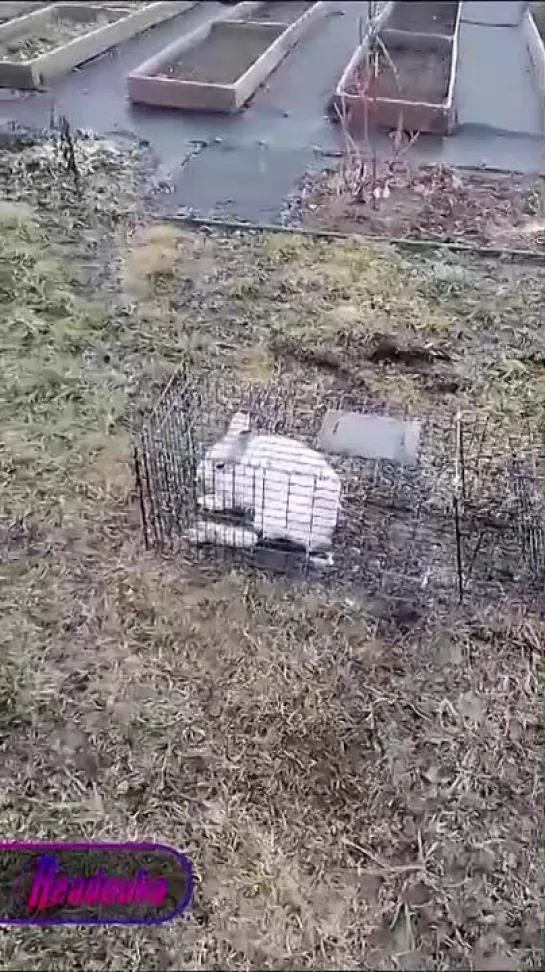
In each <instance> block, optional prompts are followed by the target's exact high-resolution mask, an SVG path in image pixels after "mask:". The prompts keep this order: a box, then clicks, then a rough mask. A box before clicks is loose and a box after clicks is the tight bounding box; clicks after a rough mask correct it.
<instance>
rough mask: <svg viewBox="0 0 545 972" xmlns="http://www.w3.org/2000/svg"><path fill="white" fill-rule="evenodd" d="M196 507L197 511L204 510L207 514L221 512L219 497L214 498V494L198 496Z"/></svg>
mask: <svg viewBox="0 0 545 972" xmlns="http://www.w3.org/2000/svg"><path fill="white" fill-rule="evenodd" d="M197 506H198V507H199V509H201V510H205V511H206V512H207V513H219V512H221V511H222V510H223V506H222V504H221V502H220V500H219V497H218V496H216V494H215V493H207V494H206V496H198V497H197Z"/></svg>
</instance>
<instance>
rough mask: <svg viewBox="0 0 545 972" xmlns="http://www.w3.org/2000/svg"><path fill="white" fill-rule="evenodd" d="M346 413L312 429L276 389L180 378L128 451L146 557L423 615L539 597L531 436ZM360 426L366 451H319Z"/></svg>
mask: <svg viewBox="0 0 545 972" xmlns="http://www.w3.org/2000/svg"><path fill="white" fill-rule="evenodd" d="M347 406H348V411H347ZM349 409H350V403H347V401H345V400H343V401H339V400H334V399H333V398H332V397H330V399H329V400H328V397H327V396H322V397H321V399H320V401H319V402H317V404H316V409H315V410H314V412H313V414H312V416H310V417H309V414H308V412H307V411H305V412H304V413H301V414H299V413H298V407H297V398H296V396H294V395H293V389H290V391H289V393H286V391H285V390H284V389H283V388H282V384H281V382H280V381H279V382H278V383H277V384H276V385H275V386H272V385H271V386H270V387H268V388H267V389H265V390H263V389H261V388H260V389H255V388H252V387H245V388H241V387H240V386H239V385H238V383H237V382H236V381H235V380H234V379H233V380H232V381H229V380H227V379H222V380H221V382H218V381H216V380H212V379H209V380H206V379H203V378H202V377H199V378H198V379H196V378H193V377H192V375H191V374H190V372H189V371H188V370H187V369H182V370H180V371H179V372H177V373H176V374H175V375H174V376H173V378H172V379H171V380H170V382H169V383H168V385H167V387H166V388H165V389H164V391H163V393H162V395H161V396H160V398H159V400H158V402H157V404H156V406H155V407H154V409H153V411H152V413H151V415H150V416H149V418H148V420H147V421H146V422H145V424H144V426H143V427H142V429H141V430H140V432H139V433H138V435H137V437H136V439H135V447H134V460H135V470H136V481H137V489H138V495H139V501H140V509H141V515H142V526H143V532H144V539H145V542H146V545H147V546H148V547H151V546H154V547H155V548H157V549H160V550H162V551H164V552H167V551H172V552H175V551H183V553H184V555H185V557H189V558H195V559H196V560H199V559H203V558H204V559H206V560H208V561H210V560H214V561H217V559H218V558H222V559H225V560H227V561H228V562H229V563H240V562H243V563H244V564H246V565H248V566H254V567H259V568H264V569H272V570H275V571H282V572H285V573H289V574H292V573H294V572H295V573H298V574H304V575H305V576H306V575H308V573H309V572H311V571H312V572H320V573H321V574H323V573H324V572H325V573H326V574H327V576H328V583H329V582H333V581H337V582H338V583H339V584H342V585H343V587H344V589H345V590H348V589H351V590H357V589H358V588H360V589H362V590H365V592H366V593H367V594H368V595H373V594H378V593H380V594H382V595H387V596H391V597H392V598H403V599H406V598H407V597H410V598H412V599H413V600H414V601H417V600H418V601H421V600H422V599H424V600H426V601H429V600H430V598H436V599H443V600H444V599H451V598H452V597H455V598H456V599H458V600H463V599H466V598H468V597H470V596H471V597H474V596H477V597H484V598H486V599H491V598H495V597H498V596H499V595H502V594H503V593H504V592H505V591H506V589H507V588H513V589H516V590H517V591H518V592H519V593H520V595H521V596H524V597H526V596H528V597H530V598H534V597H538V596H540V595H541V591H542V588H543V580H544V564H545V544H544V532H543V517H542V502H541V495H540V481H541V482H542V481H543V479H542V465H541V458H542V457H541V452H540V450H539V448H538V447H537V445H536V441H535V438H534V436H533V435H532V431H531V429H530V428H529V427H528V428H527V429H524V430H521V434H520V438H519V440H518V441H517V442H514V441H513V440H512V439H506V437H505V435H504V434H503V432H502V430H501V429H499V428H496V427H494V426H493V425H492V424H491V423H490V422H489V421H487V420H486V419H485V420H478V419H475V418H470V417H468V416H464V415H461V414H457V415H449V416H444V415H442V414H441V415H438V416H436V415H431V416H426V417H424V418H423V417H421V416H420V417H418V419H417V420H416V421H415V419H414V416H411V417H409V416H407V415H398V416H394V417H392V415H391V413H388V414H386V413H385V411H384V409H377V408H376V407H373V404H372V403H370V402H361V400H360V401H359V402H358V410H357V413H356V412H350V411H349ZM351 415H352V416H354V415H356V417H359V418H365V421H367V423H368V426H369V429H370V430H371V433H372V435H371V438H369V435H368V438H367V440H366V441H365V442H364V448H363V449H361V448H355V449H354V448H346V447H341V448H333V449H331V448H329V449H324V448H321V446H323V442H324V432H323V430H324V428H325V427H326V426H327V420H328V419H329V421H330V425H331V416H333V419H334V426H335V428H337V426H339V422H340V419H338V418H336V417H340V418H341V419H343V418H345V417H346V416H348V417H350V416H351ZM392 422H393V423H397V426H398V427H401V426H403V425H404V427H405V428H408V427H409V426H410V430H412V433H411V434H413V433H414V442H413V445H412V447H411V450H409V452H408V453H407V454H403V450H402V451H401V454H399V455H390V454H389V452H388V448H387V447H386V446H387V443H386V441H385V440H386V438H387V433H388V425H387V423H390V424H391V423H392ZM381 423H382V424H381ZM371 440H373V442H374V444H372V445H371V446H370V445H369V443H370V442H371ZM540 477H541V478H540Z"/></svg>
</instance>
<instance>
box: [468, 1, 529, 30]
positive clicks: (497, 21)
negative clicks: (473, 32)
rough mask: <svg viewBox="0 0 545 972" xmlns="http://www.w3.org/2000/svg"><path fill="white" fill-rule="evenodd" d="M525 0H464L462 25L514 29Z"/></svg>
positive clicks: (522, 10)
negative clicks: (497, 0)
mask: <svg viewBox="0 0 545 972" xmlns="http://www.w3.org/2000/svg"><path fill="white" fill-rule="evenodd" d="M525 6H526V3H525V0H499V2H498V3H493V2H492V0H465V2H464V3H463V5H462V17H461V20H462V23H468V24H490V25H492V26H497V27H516V26H517V25H518V24H519V23H520V21H521V18H522V14H523V12H524V8H525Z"/></svg>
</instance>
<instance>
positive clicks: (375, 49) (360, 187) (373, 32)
mask: <svg viewBox="0 0 545 972" xmlns="http://www.w3.org/2000/svg"><path fill="white" fill-rule="evenodd" d="M368 22H369V24H370V25H371V26H370V30H369V38H370V39H369V42H368V43H367V45H366V47H365V61H364V64H363V65H362V70H361V72H360V73H359V74H356V75H355V77H354V80H353V88H354V90H353V92H352V93H353V94H355V95H356V97H357V98H358V100H359V101H360V102H361V104H362V105H363V140H362V144H361V145H360V144H358V142H356V140H355V139H354V138H353V137H352V135H351V133H350V117H349V110H348V109H347V105H346V102H345V101H344V100H343V101H342V102H341V105H340V106H339V105H336V106H335V110H336V113H337V117H338V119H339V122H340V125H341V130H342V133H343V140H344V156H343V161H342V163H341V181H340V186H339V191H341V192H346V191H348V192H349V193H350V195H351V196H352V197H353V199H354V201H355V202H360V203H369V202H371V203H372V205H373V206H374V208H377V206H378V203H379V201H380V200H381V199H387V198H388V197H389V195H390V192H391V189H392V186H393V184H394V182H395V184H396V185H397V186H399V185H401V184H403V185H405V186H407V185H410V184H411V182H412V179H411V175H410V169H409V166H408V164H407V162H406V160H405V156H406V155H407V153H408V152H409V150H410V149H411V148H412V147H413V145H414V144H415V142H416V141H417V139H418V137H419V135H420V133H419V132H410V133H406V132H405V129H404V119H403V109H402V108H401V107H400V110H399V114H398V118H397V125H396V128H395V130H394V131H393V132H391V134H390V145H391V154H390V157H389V158H387V159H382V160H379V159H378V158H377V151H376V145H374V144H372V142H371V137H370V127H371V126H370V121H371V122H373V121H374V118H375V105H376V97H377V95H376V89H377V79H378V76H379V62H380V57H381V56H382V58H383V60H384V61H385V62H386V63H387V65H388V67H389V68H390V70H391V72H392V75H393V77H394V81H395V86H396V93H397V96H398V97H397V100H398V101H399V102H400V103H401V101H402V86H401V82H400V79H399V73H398V71H397V68H396V65H395V63H394V61H393V60H392V57H391V56H390V54H389V52H388V50H387V48H386V45H385V44H384V41H383V40H382V38H381V37H380V34H379V32H378V30H377V27H376V23H377V13H376V9H375V3H374V2H373V0H369V15H368ZM360 47H364V37H363V26H362V22H361V20H360ZM400 180H401V181H400Z"/></svg>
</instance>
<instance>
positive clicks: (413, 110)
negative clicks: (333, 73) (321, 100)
mask: <svg viewBox="0 0 545 972" xmlns="http://www.w3.org/2000/svg"><path fill="white" fill-rule="evenodd" d="M454 6H455V7H456V10H454ZM409 7H411V8H413V12H412V13H411V11H410V10H409V9H408V8H409ZM421 7H422V8H424V7H426V8H427V17H428V20H427V21H426V19H425V17H424V12H423V10H422V9H420V8H421ZM460 14H461V5H460V4H455V5H454V4H451V3H448V4H447V3H442V4H438V3H426V4H424V3H422V4H420V3H415V4H413V3H411V4H407V3H396V4H394V5H393V8H392V10H391V11H390V12H389V14H388V16H387V20H386V23H387V26H386V27H385V28H384V29H382V30H381V31H380V39H381V41H382V44H383V45H384V47H385V49H386V51H387V54H388V56H386V55H385V54H384V53H383V51H382V50H380V51H379V58H378V72H377V76H376V77H375V72H374V69H373V68H372V67H369V61H370V58H369V57H368V54H369V46H370V40H371V39H370V37H367V38H366V39H365V40H364V42H363V43H362V44H360V45H359V47H358V48H357V49H356V51H355V52H354V54H353V55H352V58H351V59H350V61H349V63H348V65H347V67H346V68H345V70H344V72H343V75H342V77H341V80H340V82H339V84H338V85H337V88H336V90H335V94H334V96H333V99H332V103H331V108H332V110H333V117H334V118H337V119H338V118H339V116H340V117H342V118H343V120H344V123H345V124H346V125H347V127H348V128H349V130H350V131H351V132H352V133H353V134H357V133H358V132H361V131H362V130H363V128H364V125H365V123H366V121H367V123H368V124H369V126H370V128H378V129H388V130H390V131H391V130H392V129H396V128H397V127H398V126H399V125H401V127H402V128H403V129H404V130H405V131H410V132H423V133H425V132H428V133H433V134H436V135H449V134H451V133H452V132H453V131H454V129H455V127H456V110H455V106H454V85H455V81H456V66H457V61H458V33H459V28H460ZM410 18H412V19H410ZM396 23H404V24H406V25H407V26H409V25H410V24H414V27H415V28H416V29H411V30H400V29H396V28H395V27H392V24H396ZM451 26H452V30H453V33H452V34H450V35H449V34H446V33H444V34H443V33H434V32H433V30H435V29H439V28H440V29H442V30H447V29H449V28H450V27H451ZM431 28H433V30H432V29H431ZM392 64H393V65H394V67H393V68H392ZM394 69H395V70H394Z"/></svg>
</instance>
